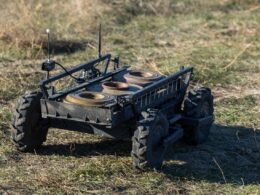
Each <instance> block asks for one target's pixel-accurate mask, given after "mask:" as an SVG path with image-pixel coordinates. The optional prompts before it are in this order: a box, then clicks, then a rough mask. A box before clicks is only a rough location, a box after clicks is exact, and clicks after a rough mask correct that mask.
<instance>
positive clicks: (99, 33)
mask: <svg viewBox="0 0 260 195" xmlns="http://www.w3.org/2000/svg"><path fill="white" fill-rule="evenodd" d="M98 57H101V24H100V25H99V31H98Z"/></svg>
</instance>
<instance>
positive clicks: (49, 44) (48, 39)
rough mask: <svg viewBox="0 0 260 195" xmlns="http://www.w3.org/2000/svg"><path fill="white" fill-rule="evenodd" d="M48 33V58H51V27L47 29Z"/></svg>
mask: <svg viewBox="0 0 260 195" xmlns="http://www.w3.org/2000/svg"><path fill="white" fill-rule="evenodd" d="M46 33H47V35H48V60H50V58H51V57H50V29H48V28H47V29H46Z"/></svg>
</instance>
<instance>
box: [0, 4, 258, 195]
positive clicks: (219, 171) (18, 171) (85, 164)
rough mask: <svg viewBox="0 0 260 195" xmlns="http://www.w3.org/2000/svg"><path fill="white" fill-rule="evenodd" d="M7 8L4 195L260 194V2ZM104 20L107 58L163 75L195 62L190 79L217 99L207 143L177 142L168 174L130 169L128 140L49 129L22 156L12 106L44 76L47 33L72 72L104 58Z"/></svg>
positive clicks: (2, 30)
mask: <svg viewBox="0 0 260 195" xmlns="http://www.w3.org/2000/svg"><path fill="white" fill-rule="evenodd" d="M0 11H1V18H0V43H1V44H0V69H1V71H0V86H1V87H0V104H1V108H0V129H1V130H0V194H1V193H5V192H6V193H10V194H14V193H19V194H31V193H36V194H64V193H67V194H75V193H83V194H86V193H93V194H96V193H97V194H112V193H129V194H139V193H140V194H156V193H163V194H167V193H168V194H259V193H260V186H259V185H260V184H259V182H260V178H259V174H258V173H259V172H260V164H259V159H260V156H259V155H260V149H259V147H260V142H259V140H260V133H259V132H260V130H259V129H260V121H259V118H260V94H259V93H260V83H259V77H260V39H259V37H260V12H259V1H257V0H243V1H242V0H221V1H218V0H212V1H206V0H197V1H192V0H176V1H170V0H165V1H162V0H159V1H155V0H152V1H148V0H142V1H137V0H125V1H118V0H113V1H108V0H98V1H88V0H86V1H83V0H75V1H68V0H57V1H55V3H54V2H52V1H44V2H43V1H38V0H37V1H24V0H18V1H16V2H12V1H8V2H7V1H3V0H2V1H1V0H0ZM101 20H102V23H103V34H104V37H103V43H104V44H103V45H104V47H103V52H107V51H111V52H112V54H115V55H120V56H121V59H122V63H128V64H130V65H131V66H134V67H135V68H139V69H147V68H148V69H152V70H155V71H158V72H161V73H163V74H165V75H168V74H171V73H172V72H174V71H176V70H177V69H178V68H179V65H180V64H182V65H185V64H192V65H193V66H194V67H195V77H194V82H195V83H196V84H198V85H201V84H203V85H208V86H210V87H211V88H212V89H213V92H214V94H215V97H216V102H215V113H216V124H215V125H214V126H213V128H212V134H211V136H210V138H209V141H208V142H206V143H205V144H203V145H200V146H198V147H191V146H187V145H185V144H183V143H178V144H177V145H175V146H173V147H172V148H170V149H169V151H168V154H167V156H166V161H165V163H164V166H163V169H162V171H161V172H156V171H149V172H146V173H138V172H136V171H134V170H133V169H132V168H131V157H130V155H129V152H130V150H131V143H130V142H122V141H116V140H108V139H102V138H99V137H96V136H92V135H86V134H82V133H76V132H66V131H59V130H55V129H51V130H50V132H49V135H48V140H47V142H46V143H45V145H44V147H43V148H42V149H41V150H38V151H35V154H23V153H19V152H17V151H15V150H14V149H13V147H12V145H11V142H10V140H9V136H10V135H9V133H8V130H9V124H10V120H11V115H12V111H11V108H13V107H14V105H15V102H16V99H17V98H18V97H19V96H20V95H22V94H23V93H24V91H26V90H28V89H35V88H37V85H38V81H39V80H41V78H42V77H43V73H42V72H41V71H40V63H41V60H42V58H44V56H45V50H46V36H45V34H44V29H46V28H50V29H51V30H52V32H53V34H52V36H53V39H54V41H53V42H52V43H53V48H52V50H53V54H54V53H55V59H56V60H58V61H59V62H62V63H64V64H65V65H66V66H72V65H73V64H77V63H80V62H82V61H85V60H86V59H91V58H93V57H95V56H96V55H97V51H96V50H97V49H96V31H97V26H98V23H99V22H100V21H101ZM249 45H250V47H249ZM224 178H225V179H224Z"/></svg>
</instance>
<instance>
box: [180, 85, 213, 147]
mask: <svg viewBox="0 0 260 195" xmlns="http://www.w3.org/2000/svg"><path fill="white" fill-rule="evenodd" d="M213 112H214V107H213V96H212V94H211V90H210V89H209V88H205V87H202V88H199V89H196V90H191V91H190V92H189V94H188V97H187V98H186V99H185V101H184V114H185V115H186V116H188V117H191V118H194V119H199V118H203V117H206V116H213ZM212 123H213V121H212ZM212 123H209V124H207V125H201V126H189V125H185V124H184V125H183V128H184V141H185V142H187V143H189V144H192V145H198V144H201V143H203V142H205V141H206V140H207V139H208V136H209V133H210V128H211V126H212Z"/></svg>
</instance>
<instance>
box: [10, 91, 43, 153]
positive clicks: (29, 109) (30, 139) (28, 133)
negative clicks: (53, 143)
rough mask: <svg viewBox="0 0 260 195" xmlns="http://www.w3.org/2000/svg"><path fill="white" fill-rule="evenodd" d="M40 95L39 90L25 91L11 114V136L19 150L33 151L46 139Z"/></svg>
mask: <svg viewBox="0 0 260 195" xmlns="http://www.w3.org/2000/svg"><path fill="white" fill-rule="evenodd" d="M41 97H42V93H41V92H39V91H34V92H26V93H25V95H24V96H22V97H21V98H20V99H19V100H18V103H17V106H16V109H15V111H14V114H13V120H12V129H11V138H12V141H13V143H14V145H15V147H16V148H17V149H18V150H19V151H23V152H27V151H28V152H29V151H33V150H34V149H37V148H39V147H40V146H41V145H42V143H43V142H44V141H46V137H47V133H48V122H47V119H43V118H42V117H41V106H40V99H41Z"/></svg>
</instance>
